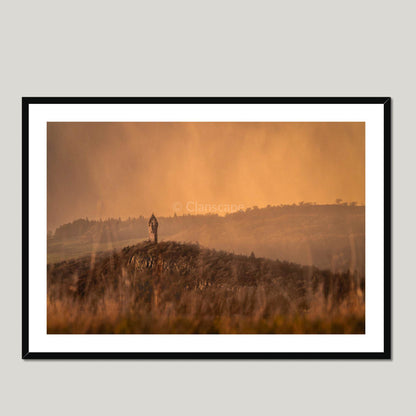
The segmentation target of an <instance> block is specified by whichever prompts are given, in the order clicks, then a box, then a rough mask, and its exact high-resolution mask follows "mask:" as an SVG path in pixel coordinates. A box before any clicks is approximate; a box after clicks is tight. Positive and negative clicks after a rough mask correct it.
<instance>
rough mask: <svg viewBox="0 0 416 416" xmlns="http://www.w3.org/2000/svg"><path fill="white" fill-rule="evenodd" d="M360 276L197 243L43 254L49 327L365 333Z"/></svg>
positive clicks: (99, 330) (64, 330) (87, 330)
mask: <svg viewBox="0 0 416 416" xmlns="http://www.w3.org/2000/svg"><path fill="white" fill-rule="evenodd" d="M363 332H364V278H362V277H359V275H358V274H357V273H355V274H351V273H350V272H343V273H331V272H330V271H328V270H327V271H322V270H319V269H318V268H316V267H313V266H300V265H297V264H293V263H288V262H281V261H278V260H271V259H266V258H257V257H255V256H254V255H251V256H247V255H236V254H233V253H229V252H225V251H216V250H212V249H207V248H201V247H200V246H199V245H197V244H181V243H177V242H173V241H163V242H161V243H159V244H153V243H150V242H147V241H145V242H142V243H139V244H136V245H133V246H129V247H125V248H123V249H121V250H115V251H113V252H103V253H95V254H91V255H87V256H84V257H81V258H78V259H72V260H66V261H63V262H59V263H55V264H48V333H363Z"/></svg>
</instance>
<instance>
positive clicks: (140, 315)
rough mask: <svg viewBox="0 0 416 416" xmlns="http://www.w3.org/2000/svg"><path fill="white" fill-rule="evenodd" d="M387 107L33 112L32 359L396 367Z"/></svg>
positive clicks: (27, 263) (125, 105) (384, 102)
mask: <svg viewBox="0 0 416 416" xmlns="http://www.w3.org/2000/svg"><path fill="white" fill-rule="evenodd" d="M390 109H391V100H390V98H385V97H383V98H379V97H376V98H351V97H349V98H212V97H211V98H130V97H129V98H75V97H70V98H56V97H55V98H45V97H42V98H39V97H38V98H23V99H22V122H23V142H22V147H23V207H22V209H23V218H22V229H23V253H22V256H23V276H22V278H23V282H22V283H23V285H22V286H23V298H22V304H23V309H22V316H23V322H22V330H23V331H22V342H23V352H22V355H23V358H25V359H27V358H141V359H152V358H170V359H171V358H214V359H218V358H225V359H232V358H237V359H241V358H248V359H252V358H295V359H299V358H307V359H313V358H319V359H322V358H341V359H344V358H351V359H367V358H373V359H389V358H391V302H390V296H391V295H390V290H391V276H390V262H391V260H390V259H391V254H390V251H391V242H390V240H391V237H390V227H391V219H390V217H391V210H390V203H391V179H390V175H391V173H390V157H391V154H390V146H391V139H390V123H391V120H390V118H391V114H390V113H391V111H390Z"/></svg>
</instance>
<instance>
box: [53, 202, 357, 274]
mask: <svg viewBox="0 0 416 416" xmlns="http://www.w3.org/2000/svg"><path fill="white" fill-rule="evenodd" d="M147 220H148V218H143V217H140V218H129V219H124V220H121V219H108V220H105V221H101V220H100V221H91V220H88V219H79V220H76V221H74V222H72V223H69V224H64V225H62V226H61V227H59V228H58V229H57V230H56V232H55V233H54V235H53V236H51V237H50V238H48V263H55V262H57V261H60V260H65V259H70V258H74V257H81V256H83V255H86V254H92V253H94V252H96V251H102V250H108V249H119V248H122V247H124V246H127V245H132V244H136V243H139V242H140V241H143V240H145V239H147V237H148V234H147ZM158 221H159V239H160V240H161V241H163V240H171V241H172V240H173V241H182V242H195V241H198V242H199V243H200V244H201V245H203V246H205V247H209V248H212V249H217V250H226V251H232V252H234V253H236V254H245V255H250V253H251V252H254V253H255V255H256V256H258V257H267V258H270V259H285V260H287V261H290V262H294V263H300V264H308V265H314V266H317V267H319V268H321V269H329V270H331V271H332V272H344V271H347V270H350V271H351V272H354V271H358V273H360V275H361V276H364V273H365V207H363V206H355V205H354V204H349V205H348V204H337V205H313V204H307V203H302V204H299V205H286V206H270V207H267V208H256V207H254V208H249V209H247V210H245V211H244V212H242V211H240V212H236V213H234V214H229V215H226V216H225V217H220V216H218V215H185V216H177V217H176V216H175V217H158Z"/></svg>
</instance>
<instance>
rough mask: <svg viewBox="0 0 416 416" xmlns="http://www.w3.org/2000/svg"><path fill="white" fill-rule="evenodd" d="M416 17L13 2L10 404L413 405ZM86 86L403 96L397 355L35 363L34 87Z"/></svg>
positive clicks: (267, 7)
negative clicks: (29, 296)
mask: <svg viewBox="0 0 416 416" xmlns="http://www.w3.org/2000/svg"><path fill="white" fill-rule="evenodd" d="M414 19H415V7H414V2H411V1H395V2H392V1H380V0H379V1H363V0H361V1H352V0H350V1H348V2H338V1H333V0H332V1H322V0H315V1H308V0H302V1H292V2H277V1H259V0H257V1H255V2H254V1H252V2H247V1H241V0H240V1H224V0H223V1H213V0H211V1H206V2H197V1H166V2H161V1H152V2H149V1H147V2H139V1H118V2H110V1H103V0H102V1H85V0H84V1H78V0H73V1H71V2H69V1H68V2H57V1H43V0H38V1H16V0H15V1H4V2H2V4H1V11H0V34H1V36H0V45H1V48H0V61H1V63H0V74H1V76H0V91H1V94H0V114H1V116H0V117H1V118H0V119H1V123H0V129H1V135H0V140H1V152H0V157H1V160H0V169H1V176H0V177H1V189H2V205H1V216H0V221H1V230H2V233H1V247H0V253H1V263H2V268H1V273H0V275H1V281H0V282H1V290H0V297H1V301H0V319H1V344H0V345H1V346H0V349H1V354H0V360H1V366H0V369H1V370H0V397H1V400H0V412H1V413H2V414H7V415H15V414H16V415H17V414H19V415H20V414H25V413H27V414H34V415H36V414H42V415H55V414H60V415H74V414H100V415H110V414H133V413H140V414H146V415H151V414H175V415H176V414H178V415H183V414H190V415H191V414H192V415H194V414H202V415H211V414H217V413H218V414H257V413H263V414H269V413H272V412H273V413H277V412H279V413H282V414H285V415H290V414H319V415H333V414H337V415H351V414H379V415H384V414H386V415H387V414H391V413H395V412H397V411H398V412H399V413H405V414H410V413H412V408H414V401H413V397H412V396H413V395H414V379H413V374H414V370H415V353H414V346H415V342H414V341H415V337H414V332H413V331H414V321H413V318H414V293H415V289H416V287H415V279H414V256H413V251H414V250H413V247H414V243H413V242H412V239H411V238H412V236H413V235H414V232H415V221H414V219H413V217H411V216H410V215H411V214H413V206H412V205H413V203H414V202H415V197H414V192H412V190H413V189H414V186H412V182H413V178H412V176H413V177H414V175H412V174H413V173H414V170H413V169H412V168H413V165H414V162H413V159H414V158H413V154H414V151H415V150H416V148H415V144H414V143H415V141H414V140H412V139H414V110H415V105H414V98H413V97H414V95H415V80H414V74H415V69H416V68H415V54H414V41H415V35H416V33H415V32H416V31H415V23H414ZM71 95H73V96H391V97H392V98H393V167H394V169H393V181H392V183H393V195H394V202H393V226H394V228H393V279H394V280H393V282H394V283H393V288H394V291H393V307H394V309H393V312H394V314H393V324H394V327H393V335H394V336H393V360H392V361H384V362H381V361H379V362H377V361H372V362H369V361H367V362H366V361H326V362H324V361H260V362H252V361H234V362H212V361H210V362H204V361H188V362H182V361H152V362H144V361H125V362H117V361H101V362H100V361H84V362H82V361H75V362H74V361H68V362H65V361H43V362H42V361H26V362H24V361H22V360H21V358H20V354H21V352H20V350H21V335H20V332H21V301H20V297H21V254H20V253H21V251H20V250H21V97H22V96H71ZM399 236H400V238H399ZM400 408H401V409H402V412H401V411H400ZM413 411H414V409H413Z"/></svg>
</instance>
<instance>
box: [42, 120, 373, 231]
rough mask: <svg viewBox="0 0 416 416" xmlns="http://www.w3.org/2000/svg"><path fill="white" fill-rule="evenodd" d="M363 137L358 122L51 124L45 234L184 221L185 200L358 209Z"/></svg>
mask: <svg viewBox="0 0 416 416" xmlns="http://www.w3.org/2000/svg"><path fill="white" fill-rule="evenodd" d="M364 134H365V125H364V123H48V229H54V228H55V227H57V226H59V225H60V224H62V223H65V222H69V221H72V220H74V219H76V218H80V217H84V218H85V217H88V218H90V219H93V218H99V217H103V218H106V217H116V218H118V217H122V218H124V217H128V216H131V217H137V216H139V215H144V216H150V214H151V213H152V212H154V213H155V214H156V216H157V215H163V216H169V215H173V213H174V210H175V209H176V210H178V214H180V213H181V212H182V211H184V212H185V213H186V212H187V211H186V209H187V208H186V207H191V206H192V204H191V205H189V204H188V205H187V203H188V201H197V202H198V203H200V204H235V205H243V206H244V207H249V206H253V205H257V206H259V207H262V206H266V205H268V204H270V205H278V204H286V203H293V202H299V201H305V202H317V203H333V202H334V201H335V199H336V198H342V199H343V200H344V201H357V202H358V203H364V201H365V186H364V185H365V138H364ZM179 211H181V212H179Z"/></svg>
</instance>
